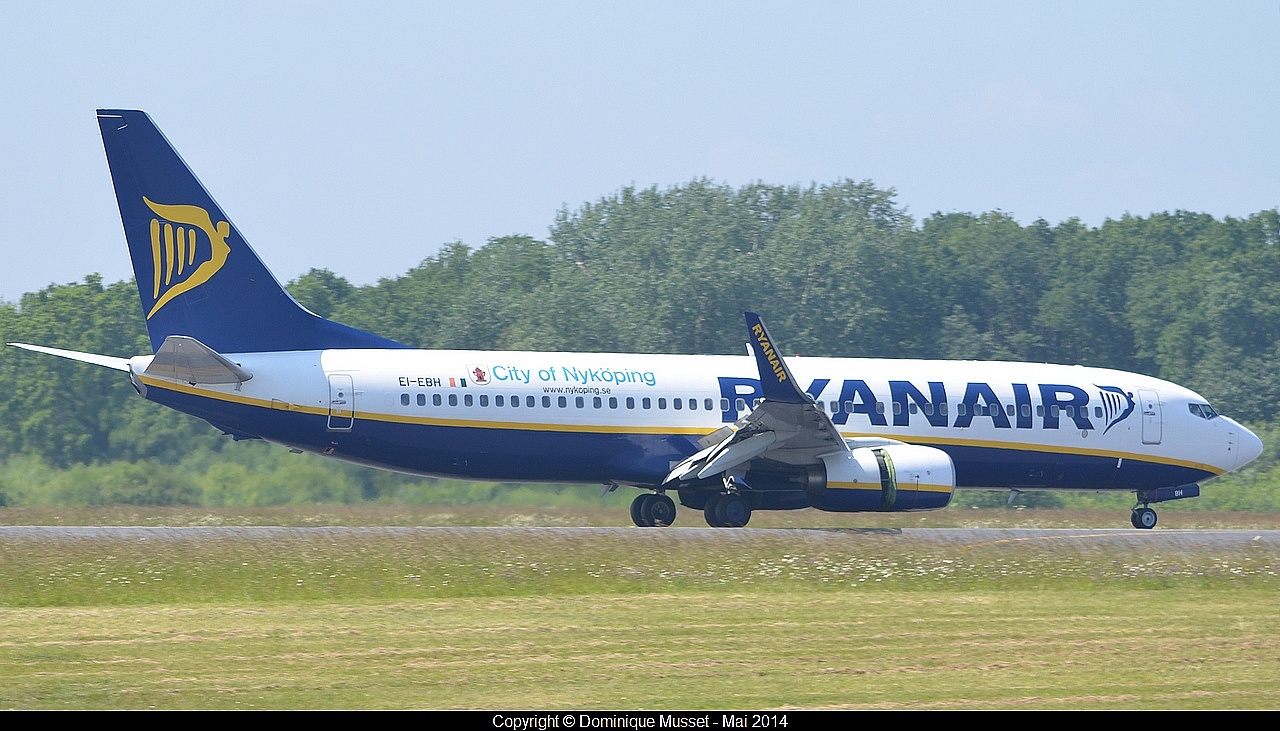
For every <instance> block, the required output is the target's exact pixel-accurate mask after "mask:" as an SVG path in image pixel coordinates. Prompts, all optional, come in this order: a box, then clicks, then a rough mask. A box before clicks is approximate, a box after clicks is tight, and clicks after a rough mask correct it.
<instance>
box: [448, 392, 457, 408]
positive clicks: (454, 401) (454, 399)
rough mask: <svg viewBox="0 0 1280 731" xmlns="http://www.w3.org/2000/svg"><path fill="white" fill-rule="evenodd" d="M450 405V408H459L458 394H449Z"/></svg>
mask: <svg viewBox="0 0 1280 731" xmlns="http://www.w3.org/2000/svg"><path fill="white" fill-rule="evenodd" d="M449 405H450V406H457V405H458V394H456V393H451V394H449Z"/></svg>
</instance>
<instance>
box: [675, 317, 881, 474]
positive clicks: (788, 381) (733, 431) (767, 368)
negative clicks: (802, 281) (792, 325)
mask: <svg viewBox="0 0 1280 731" xmlns="http://www.w3.org/2000/svg"><path fill="white" fill-rule="evenodd" d="M745 315H746V318H747V330H748V332H749V333H750V336H751V340H750V343H751V352H752V355H754V356H755V359H756V366H757V368H758V369H759V371H760V386H761V392H762V393H763V394H764V400H763V401H761V402H760V404H759V405H758V406H756V408H755V409H753V410H752V411H751V412H750V413H748V414H747V415H746V416H744V417H743V418H741V419H739V420H738V421H737V422H736V423H735V424H734V425H733V426H732V427H730V430H729V433H727V434H723V435H721V434H720V433H719V432H717V433H715V434H712V435H711V437H712V439H713V440H715V441H714V442H713V443H711V444H708V445H707V446H706V447H705V448H704V449H703V450H702V451H700V452H698V453H696V454H694V455H692V456H691V457H689V458H688V459H686V460H684V461H683V462H681V463H680V464H678V465H676V466H675V468H674V469H672V470H671V472H670V473H668V474H667V478H666V479H665V480H664V481H663V482H664V484H665V483H667V482H672V481H676V480H691V479H706V478H708V477H711V476H713V475H716V474H719V473H722V472H726V471H728V470H731V469H733V468H734V467H738V466H739V465H743V464H746V463H748V462H750V461H751V460H753V459H757V458H760V459H769V460H774V461H777V462H783V463H786V464H809V463H813V462H817V461H819V458H820V457H822V456H823V455H829V454H839V453H841V452H847V451H849V445H847V444H846V443H845V440H844V438H843V437H841V436H840V432H839V430H837V429H836V426H835V424H833V423H832V422H831V417H829V416H827V413H826V412H825V411H823V410H822V409H820V408H818V405H817V403H816V402H815V401H814V400H813V397H812V396H810V395H809V394H807V393H805V392H804V391H803V390H802V389H801V388H800V384H799V383H797V382H796V379H795V378H794V377H793V376H792V375H791V369H789V368H788V367H787V364H786V361H784V360H783V359H782V354H781V353H780V351H779V350H778V348H777V345H776V344H775V341H774V340H773V338H772V337H770V336H769V331H768V330H767V329H765V326H764V322H763V321H762V320H761V319H760V316H759V315H757V314H756V313H754V312H747V313H745ZM716 437H719V439H718V440H716ZM884 441H886V442H887V441H889V440H884Z"/></svg>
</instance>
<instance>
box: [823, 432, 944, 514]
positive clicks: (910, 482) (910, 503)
mask: <svg viewBox="0 0 1280 731" xmlns="http://www.w3.org/2000/svg"><path fill="white" fill-rule="evenodd" d="M822 462H823V464H824V466H825V467H826V473H827V475H826V480H825V481H824V483H825V484H821V483H820V484H815V485H811V486H810V487H809V489H808V493H809V501H810V503H811V504H812V505H813V507H815V508H818V509H820V510H830V511H833V512H841V513H848V512H860V511H868V510H881V511H899V510H933V509H936V508H944V507H946V506H947V504H948V503H950V502H951V496H952V495H953V494H955V489H956V468H955V465H954V464H953V463H952V462H951V457H950V456H948V455H947V453H946V452H944V451H942V450H941V449H935V448H933V447H921V446H917V445H914V444H888V445H885V446H883V447H859V448H858V449H854V450H851V451H850V452H849V453H848V454H843V455H836V456H833V457H823V458H822Z"/></svg>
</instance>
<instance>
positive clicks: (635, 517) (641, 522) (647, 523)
mask: <svg viewBox="0 0 1280 731" xmlns="http://www.w3.org/2000/svg"><path fill="white" fill-rule="evenodd" d="M656 497H658V496H657V495H655V494H653V493H651V492H646V493H645V494H643V495H638V496H636V499H635V500H632V501H631V522H632V523H635V524H636V525H637V526H639V527H641V528H652V527H653V513H652V512H651V511H650V510H649V506H650V505H652V504H653V499H654V498H656Z"/></svg>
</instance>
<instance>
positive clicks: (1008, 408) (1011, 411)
mask: <svg viewBox="0 0 1280 731" xmlns="http://www.w3.org/2000/svg"><path fill="white" fill-rule="evenodd" d="M1004 412H1005V413H1006V414H1008V415H1009V416H1014V415H1015V414H1016V413H1017V411H1016V409H1014V408H1013V404H1009V405H1008V406H1006V407H1005V410H1004Z"/></svg>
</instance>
